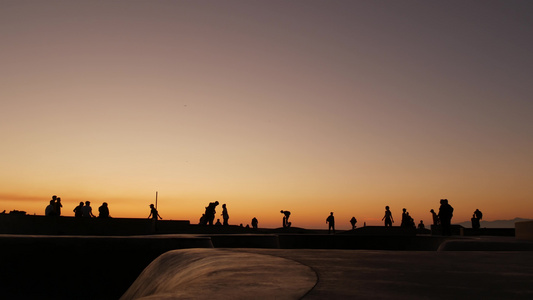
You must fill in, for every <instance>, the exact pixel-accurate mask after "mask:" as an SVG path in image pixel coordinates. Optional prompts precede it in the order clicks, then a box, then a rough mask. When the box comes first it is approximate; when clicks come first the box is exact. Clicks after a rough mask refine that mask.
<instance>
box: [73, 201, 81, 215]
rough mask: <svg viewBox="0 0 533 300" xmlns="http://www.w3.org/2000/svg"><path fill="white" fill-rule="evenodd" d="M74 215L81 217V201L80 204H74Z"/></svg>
mask: <svg viewBox="0 0 533 300" xmlns="http://www.w3.org/2000/svg"><path fill="white" fill-rule="evenodd" d="M73 212H74V217H76V218H81V217H83V202H80V205H78V206H76V208H74V210H73Z"/></svg>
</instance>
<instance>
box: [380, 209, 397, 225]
mask: <svg viewBox="0 0 533 300" xmlns="http://www.w3.org/2000/svg"><path fill="white" fill-rule="evenodd" d="M383 220H385V227H392V223H394V219H393V218H392V213H391V211H390V209H389V207H388V206H385V216H383V218H382V219H381V221H383Z"/></svg>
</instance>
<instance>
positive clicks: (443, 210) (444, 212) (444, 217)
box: [439, 199, 453, 235]
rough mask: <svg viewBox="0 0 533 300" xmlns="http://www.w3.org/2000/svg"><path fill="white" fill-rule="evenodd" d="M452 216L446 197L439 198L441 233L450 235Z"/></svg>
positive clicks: (451, 208)
mask: <svg viewBox="0 0 533 300" xmlns="http://www.w3.org/2000/svg"><path fill="white" fill-rule="evenodd" d="M452 217H453V207H452V206H451V205H450V204H448V199H440V208H439V220H440V225H441V228H442V235H452V228H451V222H452Z"/></svg>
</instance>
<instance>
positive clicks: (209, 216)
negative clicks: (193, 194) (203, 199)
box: [202, 201, 219, 225]
mask: <svg viewBox="0 0 533 300" xmlns="http://www.w3.org/2000/svg"><path fill="white" fill-rule="evenodd" d="M218 204H219V203H218V201H215V202H210V203H209V204H208V205H207V206H206V208H205V223H204V224H202V225H207V223H209V225H213V221H214V220H215V214H216V210H215V209H216V207H217V206H218Z"/></svg>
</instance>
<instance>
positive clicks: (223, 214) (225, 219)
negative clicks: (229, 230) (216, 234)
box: [222, 204, 229, 226]
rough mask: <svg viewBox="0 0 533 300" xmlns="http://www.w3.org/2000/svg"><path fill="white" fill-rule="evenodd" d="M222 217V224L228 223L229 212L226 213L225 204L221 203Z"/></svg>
mask: <svg viewBox="0 0 533 300" xmlns="http://www.w3.org/2000/svg"><path fill="white" fill-rule="evenodd" d="M222 219H223V220H224V224H223V225H226V226H227V225H229V224H228V220H229V214H228V209H227V208H226V204H222Z"/></svg>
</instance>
